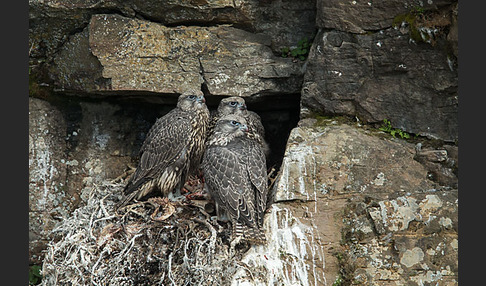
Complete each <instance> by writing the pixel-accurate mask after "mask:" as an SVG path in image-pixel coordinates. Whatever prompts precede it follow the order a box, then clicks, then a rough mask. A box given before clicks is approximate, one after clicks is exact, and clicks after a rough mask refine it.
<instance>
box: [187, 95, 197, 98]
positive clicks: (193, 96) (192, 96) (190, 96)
mask: <svg viewBox="0 0 486 286" xmlns="http://www.w3.org/2000/svg"><path fill="white" fill-rule="evenodd" d="M187 98H189V99H195V98H196V96H195V95H189V96H188V97H187Z"/></svg>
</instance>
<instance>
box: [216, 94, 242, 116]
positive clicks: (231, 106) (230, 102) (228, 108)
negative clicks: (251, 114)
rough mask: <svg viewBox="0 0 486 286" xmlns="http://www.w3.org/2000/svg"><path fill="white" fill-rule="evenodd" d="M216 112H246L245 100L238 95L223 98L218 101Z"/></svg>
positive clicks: (224, 113) (225, 113)
mask: <svg viewBox="0 0 486 286" xmlns="http://www.w3.org/2000/svg"><path fill="white" fill-rule="evenodd" d="M218 113H219V114H220V115H228V114H245V113H246V104H245V100H244V99H243V98H242V97H239V96H232V97H226V98H223V99H222V100H221V101H220V102H219V105H218Z"/></svg>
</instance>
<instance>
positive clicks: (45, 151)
mask: <svg viewBox="0 0 486 286" xmlns="http://www.w3.org/2000/svg"><path fill="white" fill-rule="evenodd" d="M65 134H66V125H65V121H64V118H63V116H62V113H61V112H60V111H59V110H58V109H57V108H54V107H53V106H51V105H50V104H49V103H47V102H45V101H43V100H39V99H34V98H29V258H30V260H31V261H32V262H37V263H38V262H39V261H41V260H42V254H41V251H42V250H43V249H44V247H45V244H46V243H47V241H48V240H49V238H50V235H49V233H50V231H51V230H52V228H53V227H54V226H55V225H56V223H58V222H59V221H60V219H61V218H62V216H63V215H66V214H68V213H69V212H70V211H72V210H73V208H74V206H75V204H74V203H75V200H73V198H72V197H71V194H70V193H69V192H68V190H67V186H66V183H67V182H66V180H67V169H66V161H67V156H66V154H65V153H64V152H59V150H65V149H66V142H65V141H64V138H65Z"/></svg>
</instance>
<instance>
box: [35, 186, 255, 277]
mask: <svg viewBox="0 0 486 286" xmlns="http://www.w3.org/2000/svg"><path fill="white" fill-rule="evenodd" d="M123 186H124V185H123V184H118V183H114V182H107V183H104V184H102V185H101V186H96V187H94V188H93V189H92V191H91V194H90V196H89V199H88V201H87V203H86V205H85V206H83V207H80V208H78V209H76V210H75V211H74V212H73V213H72V214H71V216H70V217H68V218H65V219H64V220H63V221H62V222H61V224H60V225H59V226H58V227H56V228H55V229H54V230H53V232H54V237H55V238H54V239H53V240H52V241H51V242H50V243H49V244H48V247H47V252H46V256H45V259H44V263H43V268H42V275H43V279H42V283H41V285H227V284H230V283H231V277H232V276H233V275H234V273H235V272H236V271H237V270H238V269H239V268H244V269H247V267H246V265H244V263H242V262H241V261H240V260H241V257H242V255H243V254H244V252H245V251H246V250H248V246H247V245H246V246H245V245H243V246H241V245H239V246H237V247H236V248H235V249H231V248H230V242H229V231H228V230H229V229H230V227H229V225H225V224H222V223H220V222H217V221H215V220H211V217H210V215H209V214H208V213H207V212H206V211H205V210H204V201H195V200H194V201H188V200H182V201H177V202H172V201H169V200H167V199H164V198H157V197H154V198H150V199H149V200H148V201H145V202H139V203H137V204H133V205H131V206H129V207H128V208H127V209H125V210H122V211H119V213H117V212H116V211H115V208H116V203H117V202H118V201H119V200H120V199H121V193H122V190H123Z"/></svg>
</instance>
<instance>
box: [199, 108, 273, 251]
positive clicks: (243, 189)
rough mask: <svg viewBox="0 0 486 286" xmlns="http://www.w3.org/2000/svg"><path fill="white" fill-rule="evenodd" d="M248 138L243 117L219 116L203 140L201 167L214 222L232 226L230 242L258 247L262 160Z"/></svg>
mask: <svg viewBox="0 0 486 286" xmlns="http://www.w3.org/2000/svg"><path fill="white" fill-rule="evenodd" d="M249 135H250V134H249V128H248V125H247V121H246V119H245V118H244V117H242V116H240V115H236V114H230V115H225V116H223V117H221V118H220V119H219V120H218V121H217V122H216V125H215V127H214V130H213V133H212V134H211V136H210V137H209V138H208V140H207V143H206V144H207V146H206V151H205V153H204V155H203V159H202V163H201V168H202V171H203V176H204V181H205V186H206V187H207V190H208V193H209V195H210V196H211V198H212V199H213V200H214V204H215V207H216V214H217V216H218V219H219V220H220V221H228V220H229V221H230V222H231V224H232V236H233V239H232V240H233V241H235V240H237V241H240V240H246V241H248V242H250V243H255V244H261V243H264V242H265V241H266V239H265V234H264V232H263V231H262V227H263V216H264V213H265V210H266V205H267V194H268V184H267V171H266V159H265V154H264V151H263V147H262V145H261V143H259V142H257V141H256V140H255V139H254V137H252V136H249Z"/></svg>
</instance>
